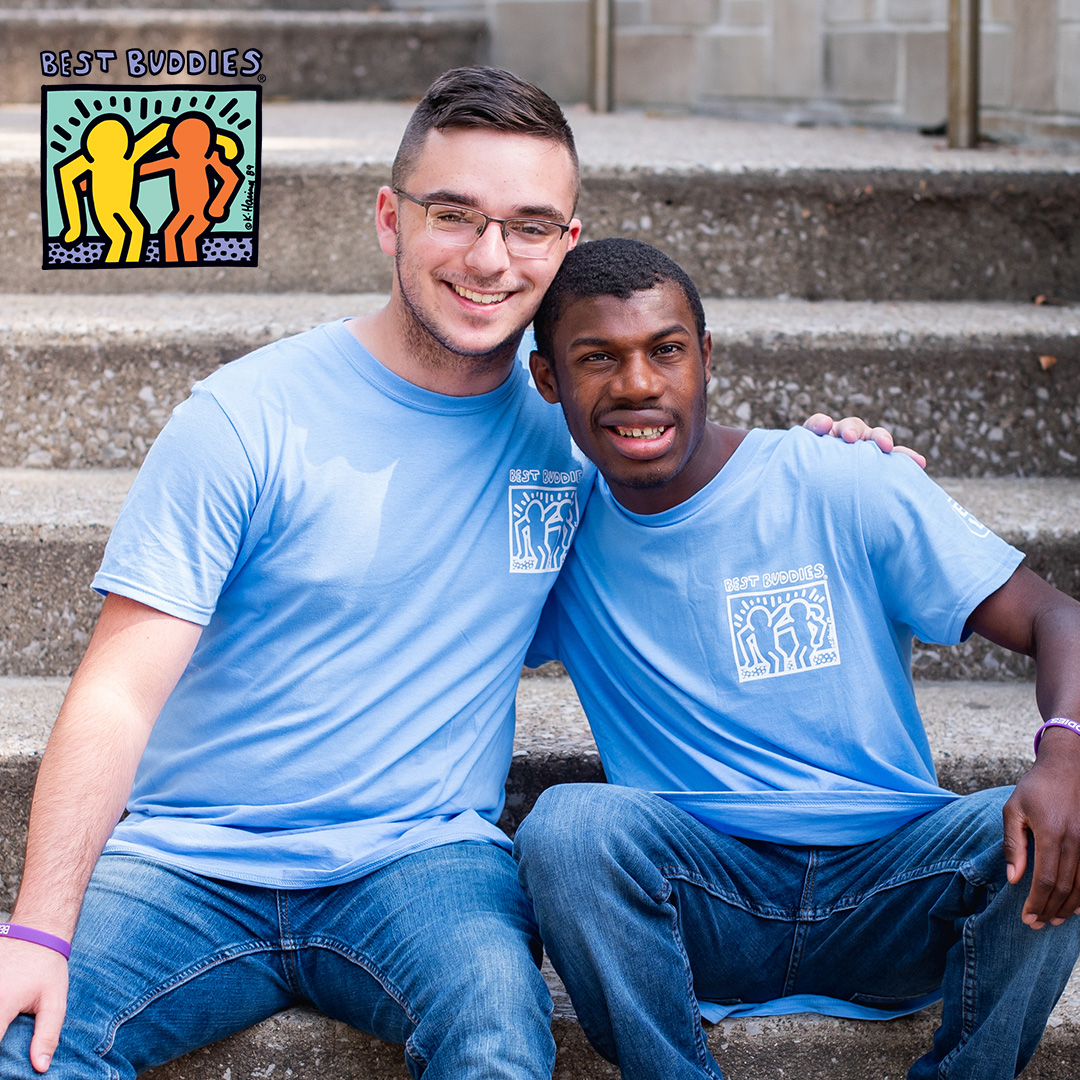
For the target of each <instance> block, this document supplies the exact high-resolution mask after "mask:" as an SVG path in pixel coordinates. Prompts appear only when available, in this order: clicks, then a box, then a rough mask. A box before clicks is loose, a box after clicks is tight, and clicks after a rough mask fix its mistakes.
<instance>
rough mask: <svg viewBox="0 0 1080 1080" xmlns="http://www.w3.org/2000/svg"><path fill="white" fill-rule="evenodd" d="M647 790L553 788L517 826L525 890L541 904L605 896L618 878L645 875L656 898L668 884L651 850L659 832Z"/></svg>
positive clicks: (578, 786)
mask: <svg viewBox="0 0 1080 1080" xmlns="http://www.w3.org/2000/svg"><path fill="white" fill-rule="evenodd" d="M652 798H654V797H653V796H650V795H649V794H648V793H647V792H643V791H638V790H636V789H634V788H626V787H620V786H618V785H614V784H562V785H557V786H556V787H551V788H548V789H547V790H546V791H544V792H543V793H542V794H541V795H540V798H539V799H537V801H536V806H535V807H534V809H533V811H532V813H530V814H529V816H528V817H527V818H526V819H525V820H524V821H523V822H522V824H521V825H520V827H519V828H518V831H517V835H516V838H515V841H514V856H515V858H517V860H518V876H519V880H520V881H521V885H522V888H524V890H525V892H526V894H527V895H528V896H529V898H530V899H531V900H532V901H533V903H534V905H536V907H537V914H538V915H539V914H540V908H541V907H543V906H544V905H545V904H547V903H554V904H562V903H565V902H567V901H568V900H570V899H573V900H574V902H575V903H580V902H583V899H584V898H583V893H584V892H589V893H590V894H595V895H596V896H597V898H600V897H602V896H603V895H605V894H606V893H607V892H609V890H610V886H611V885H612V884H613V883H615V882H616V881H618V882H622V881H624V880H625V879H626V878H627V876H629V877H631V878H640V879H641V884H642V886H643V887H644V888H645V889H646V891H647V892H649V893H650V894H653V893H664V892H666V891H667V886H666V884H665V882H664V881H663V878H662V876H661V875H660V874H659V873H658V872H657V871H656V869H655V867H654V865H653V863H652V860H651V859H650V857H649V855H648V852H647V851H645V850H644V848H646V847H648V846H649V844H650V843H651V842H652V840H653V838H654V836H655V832H654V829H653V827H652V826H653V824H654V823H653V821H652V818H651V816H650V812H649V806H648V800H650V799H652Z"/></svg>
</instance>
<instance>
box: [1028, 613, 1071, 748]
mask: <svg viewBox="0 0 1080 1080" xmlns="http://www.w3.org/2000/svg"><path fill="white" fill-rule="evenodd" d="M1035 642H1036V644H1035V647H1034V649H1033V655H1034V657H1035V672H1036V674H1035V700H1036V701H1037V702H1038V704H1039V712H1040V713H1042V715H1043V718H1044V719H1049V718H1050V717H1054V716H1064V717H1067V718H1068V719H1070V720H1076V721H1080V603H1077V602H1076V601H1075V600H1072V599H1069V600H1068V601H1067V602H1064V603H1058V604H1056V605H1054V606H1053V607H1051V608H1049V609H1048V610H1046V611H1045V612H1043V613H1041V614H1040V615H1039V616H1038V617H1037V619H1036V633H1035ZM1078 741H1080V739H1078Z"/></svg>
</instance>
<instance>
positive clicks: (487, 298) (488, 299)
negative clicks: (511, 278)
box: [453, 285, 510, 304]
mask: <svg viewBox="0 0 1080 1080" xmlns="http://www.w3.org/2000/svg"><path fill="white" fill-rule="evenodd" d="M453 289H454V292H456V293H457V294H458V296H464V297H465V299H466V300H471V301H472V302H473V303H474V304H497V303H498V302H499V301H500V300H505V299H506V298H507V297H508V296H509V295H510V294H509V293H508V292H497V293H478V292H473V291H472V290H471V289H466V288H464V287H463V286H461V285H454V286H453Z"/></svg>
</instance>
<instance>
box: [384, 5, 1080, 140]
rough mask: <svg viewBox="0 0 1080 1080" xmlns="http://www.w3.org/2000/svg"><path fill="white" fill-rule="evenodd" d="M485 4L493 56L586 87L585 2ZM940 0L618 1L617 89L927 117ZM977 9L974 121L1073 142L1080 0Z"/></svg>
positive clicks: (705, 106)
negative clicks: (977, 110) (977, 105)
mask: <svg viewBox="0 0 1080 1080" xmlns="http://www.w3.org/2000/svg"><path fill="white" fill-rule="evenodd" d="M397 2H400V3H401V4H402V6H405V5H407V4H408V3H409V0H397ZM462 4H465V5H467V4H468V0H428V2H427V3H426V4H425V5H424V6H428V7H431V6H437V7H440V8H443V9H445V8H447V7H455V6H461V5H462ZM413 6H415V0H413ZM472 6H473V7H474V9H475V6H476V5H475V3H474V4H473V5H472ZM480 6H482V7H485V8H486V11H487V12H488V15H489V18H490V23H491V29H492V60H493V62H494V63H496V64H498V65H500V66H503V67H507V68H510V69H511V70H513V71H516V72H517V73H519V74H521V75H523V76H524V77H526V78H531V79H533V80H535V81H537V82H539V83H540V84H541V85H542V86H544V87H545V88H546V89H547V90H548V91H550V92H551V93H552V94H554V96H556V97H557V98H559V99H560V100H561V101H566V102H572V101H582V100H585V99H586V98H587V96H588V70H589V65H588V20H589V15H588V0H480ZM948 9H949V4H948V0H616V24H617V32H616V43H615V48H616V88H615V89H616V100H617V102H618V104H620V105H626V106H640V107H676V108H692V109H695V110H699V111H702V112H709V113H714V114H720V115H727V116H736V117H745V118H748V119H782V120H786V121H789V122H800V121H804V122H829V121H837V122H845V123H852V122H854V123H871V124H873V123H881V124H889V125H897V124H899V125H902V126H906V127H923V126H934V125H937V124H940V123H942V122H943V121H944V119H945V113H946V105H947V76H946V40H947V32H948ZM981 17H982V34H981V38H982V44H981V71H982V79H981V94H980V100H981V103H982V129H983V130H984V131H985V132H987V133H989V134H1009V133H1015V134H1022V135H1026V136H1028V137H1043V138H1056V137H1063V138H1067V139H1080V0H982V11H981Z"/></svg>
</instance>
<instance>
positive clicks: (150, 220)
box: [41, 49, 264, 270]
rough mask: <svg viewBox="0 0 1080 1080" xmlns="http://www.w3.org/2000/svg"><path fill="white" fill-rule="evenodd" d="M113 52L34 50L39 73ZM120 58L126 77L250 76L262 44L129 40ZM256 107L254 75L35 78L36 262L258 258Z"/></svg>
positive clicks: (77, 265) (161, 264) (82, 264)
mask: <svg viewBox="0 0 1080 1080" xmlns="http://www.w3.org/2000/svg"><path fill="white" fill-rule="evenodd" d="M115 61H116V54H115V52H113V51H112V50H99V51H97V52H94V53H91V52H86V51H78V52H75V53H74V54H73V53H71V52H70V51H60V52H43V53H42V54H41V68H42V74H43V75H46V76H53V75H58V76H60V77H62V78H69V77H70V78H79V77H81V76H84V75H88V74H90V73H91V72H94V71H101V72H106V73H107V72H108V71H109V70H110V64H111V63H113V62H115ZM125 62H126V65H127V72H128V74H129V75H131V76H132V77H134V78H139V77H141V76H142V75H147V74H149V75H156V74H163V73H164V74H169V75H174V74H179V73H180V72H185V73H187V74H189V75H196V74H209V75H217V76H224V77H226V78H230V77H244V78H250V77H252V76H255V75H258V72H259V68H260V65H261V62H262V56H261V54H260V53H259V52H258V51H257V50H255V49H249V50H247V52H245V53H243V54H240V53H239V52H238V50H236V49H223V50H211V51H210V52H209V53H205V54H204V53H201V52H196V51H194V50H189V51H187V52H186V53H184V52H180V51H179V50H175V49H169V50H160V51H155V50H153V49H148V50H146V52H145V53H144V52H143V51H142V50H139V49H128V50H127V52H126V54H125ZM258 78H259V81H260V82H261V81H262V79H263V78H264V76H262V75H258ZM261 110H262V87H261V86H257V85H256V86H250V85H246V86H245V85H237V84H236V83H232V84H224V85H211V84H209V83H200V84H192V85H163V84H161V83H158V84H156V85H154V86H150V85H147V86H139V85H133V86H124V85H110V86H98V85H86V84H84V83H73V84H69V85H66V86H65V85H55V86H43V87H42V88H41V211H42V234H43V235H42V238H43V243H44V255H43V260H42V266H43V267H44V268H45V269H46V270H57V269H81V270H86V269H115V268H117V267H135V266H139V267H154V268H167V267H173V266H215V267H220V266H257V265H258V207H259V183H260V168H261V156H262V111H261Z"/></svg>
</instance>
